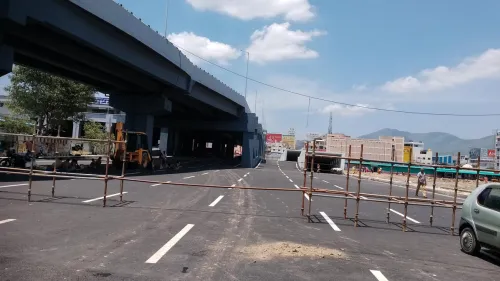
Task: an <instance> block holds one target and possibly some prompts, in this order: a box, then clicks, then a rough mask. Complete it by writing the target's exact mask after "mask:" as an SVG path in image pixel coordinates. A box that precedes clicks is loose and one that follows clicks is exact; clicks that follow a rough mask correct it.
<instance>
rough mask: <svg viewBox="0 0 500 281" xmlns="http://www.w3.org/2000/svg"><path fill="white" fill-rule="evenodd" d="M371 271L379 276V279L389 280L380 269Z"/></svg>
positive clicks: (379, 280) (380, 280) (382, 280)
mask: <svg viewBox="0 0 500 281" xmlns="http://www.w3.org/2000/svg"><path fill="white" fill-rule="evenodd" d="M370 272H371V273H372V274H373V276H375V278H377V280H378V281H389V280H388V279H387V278H385V276H384V274H382V272H380V270H370Z"/></svg>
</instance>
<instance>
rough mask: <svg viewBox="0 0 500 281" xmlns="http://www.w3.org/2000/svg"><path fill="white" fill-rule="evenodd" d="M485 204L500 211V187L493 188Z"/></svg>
mask: <svg viewBox="0 0 500 281" xmlns="http://www.w3.org/2000/svg"><path fill="white" fill-rule="evenodd" d="M484 206H485V207H486V208H489V209H492V210H495V211H498V212H500V188H494V189H491V191H490V193H489V194H488V197H486V200H484Z"/></svg>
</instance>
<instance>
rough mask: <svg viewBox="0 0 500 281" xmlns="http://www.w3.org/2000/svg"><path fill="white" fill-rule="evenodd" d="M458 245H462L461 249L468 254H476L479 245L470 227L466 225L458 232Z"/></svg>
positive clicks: (479, 247)
mask: <svg viewBox="0 0 500 281" xmlns="http://www.w3.org/2000/svg"><path fill="white" fill-rule="evenodd" d="M460 247H462V251H464V252H465V253H467V254H469V255H477V254H478V253H479V250H481V245H479V242H478V241H477V238H476V234H475V233H474V230H472V228H470V227H466V228H464V229H463V230H462V232H460Z"/></svg>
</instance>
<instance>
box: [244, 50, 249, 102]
mask: <svg viewBox="0 0 500 281" xmlns="http://www.w3.org/2000/svg"><path fill="white" fill-rule="evenodd" d="M246 52H247V75H246V76H245V99H246V98H247V86H248V63H249V62H250V53H249V52H248V51H246Z"/></svg>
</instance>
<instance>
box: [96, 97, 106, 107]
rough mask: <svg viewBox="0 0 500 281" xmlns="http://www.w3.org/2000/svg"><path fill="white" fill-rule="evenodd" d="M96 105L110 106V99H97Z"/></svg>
mask: <svg viewBox="0 0 500 281" xmlns="http://www.w3.org/2000/svg"><path fill="white" fill-rule="evenodd" d="M95 104H99V105H108V104H109V98H95Z"/></svg>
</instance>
